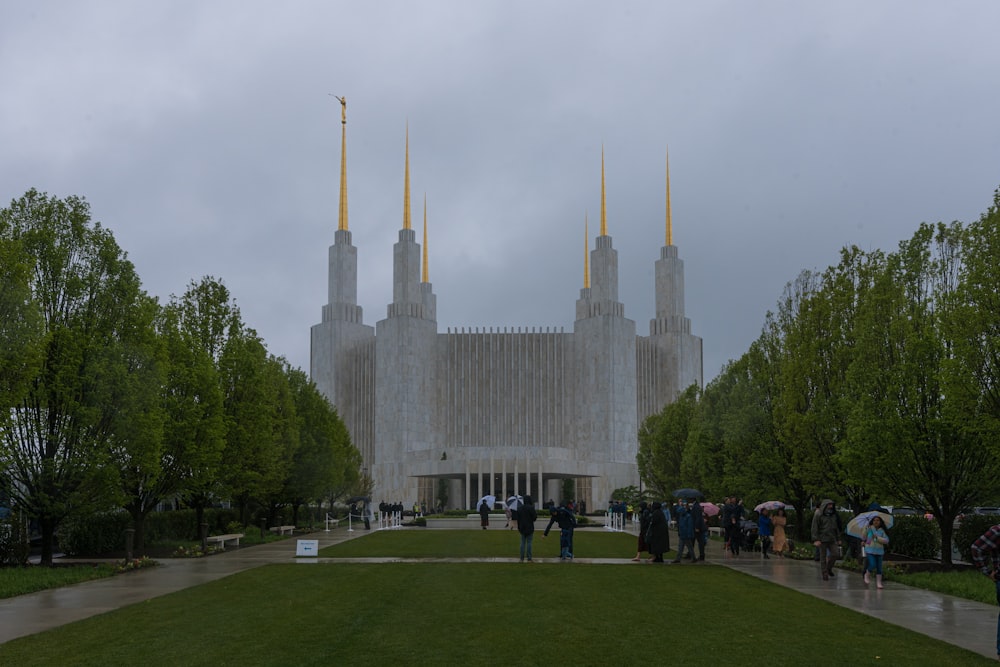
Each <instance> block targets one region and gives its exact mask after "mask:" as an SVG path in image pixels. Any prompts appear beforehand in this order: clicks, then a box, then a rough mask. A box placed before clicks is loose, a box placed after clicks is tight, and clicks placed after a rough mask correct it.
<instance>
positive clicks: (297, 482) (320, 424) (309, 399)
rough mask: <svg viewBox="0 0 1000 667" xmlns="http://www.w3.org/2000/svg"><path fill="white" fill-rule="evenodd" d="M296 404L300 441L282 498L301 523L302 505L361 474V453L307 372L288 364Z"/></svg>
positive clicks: (352, 480) (293, 518)
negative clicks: (299, 518) (300, 512)
mask: <svg viewBox="0 0 1000 667" xmlns="http://www.w3.org/2000/svg"><path fill="white" fill-rule="evenodd" d="M285 374H286V377H287V379H288V385H289V388H290V390H291V393H292V399H293V401H294V404H295V414H296V418H297V420H298V434H299V443H298V448H297V449H296V450H295V454H294V456H293V459H292V466H291V471H290V474H289V476H288V478H287V480H286V481H285V484H284V488H283V490H282V494H281V495H282V498H283V499H284V500H285V501H286V502H287V503H288V504H289V505H291V507H292V523H294V524H296V525H297V524H298V511H299V508H300V507H301V506H302V505H304V504H306V503H307V502H308V501H309V500H310V499H313V498H319V497H321V496H322V495H323V493H324V492H325V491H327V490H328V489H331V488H345V487H346V486H347V485H348V484H350V483H352V482H354V481H355V480H356V479H357V477H358V472H359V471H358V467H359V465H358V464H359V462H360V454H359V453H358V452H357V450H356V449H355V448H354V446H353V445H352V444H351V440H350V434H349V433H348V431H347V427H346V426H345V425H344V422H343V421H342V420H341V419H340V417H339V416H338V415H337V412H336V410H335V409H334V408H333V406H331V405H330V403H329V401H327V399H326V397H324V396H323V395H322V394H321V393H320V392H319V390H318V389H317V388H316V385H315V383H313V382H312V381H311V380H310V379H309V378H308V377H307V376H306V374H305V373H304V372H303V371H302V370H301V369H298V368H290V367H288V366H287V364H286V365H285Z"/></svg>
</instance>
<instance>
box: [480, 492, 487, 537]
mask: <svg viewBox="0 0 1000 667" xmlns="http://www.w3.org/2000/svg"><path fill="white" fill-rule="evenodd" d="M479 525H480V526H482V527H483V530H486V528H487V527H488V526H489V525H490V506H489V505H487V504H486V498H483V499H482V500H480V501H479Z"/></svg>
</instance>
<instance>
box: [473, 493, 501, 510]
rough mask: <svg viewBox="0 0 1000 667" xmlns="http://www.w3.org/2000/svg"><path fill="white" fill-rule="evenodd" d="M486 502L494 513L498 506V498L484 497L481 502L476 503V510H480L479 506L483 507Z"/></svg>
mask: <svg viewBox="0 0 1000 667" xmlns="http://www.w3.org/2000/svg"><path fill="white" fill-rule="evenodd" d="M484 502H485V503H486V506H487V507H489V508H490V511H493V506H494V505H496V503H497V497H496V496H483V497H482V498H480V499H479V502H478V503H476V510H477V511H478V510H479V506H480V505H482V504H483V503H484Z"/></svg>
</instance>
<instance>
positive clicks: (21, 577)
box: [0, 564, 115, 599]
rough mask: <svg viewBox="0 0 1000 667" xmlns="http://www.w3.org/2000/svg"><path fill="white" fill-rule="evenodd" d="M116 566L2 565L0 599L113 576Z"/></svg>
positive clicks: (0, 571)
mask: <svg viewBox="0 0 1000 667" xmlns="http://www.w3.org/2000/svg"><path fill="white" fill-rule="evenodd" d="M114 575H115V568H113V567H111V565H103V564H102V565H76V566H71V567H40V566H37V565H33V566H29V567H0V599H2V598H11V597H15V596H17V595H25V594H27V593H34V592H36V591H42V590H45V589H47V588H60V587H62V586H69V585H71V584H76V583H79V582H81V581H90V580H91V579H103V578H105V577H113V576H114Z"/></svg>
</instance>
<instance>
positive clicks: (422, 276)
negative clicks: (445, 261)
mask: <svg viewBox="0 0 1000 667" xmlns="http://www.w3.org/2000/svg"><path fill="white" fill-rule="evenodd" d="M427 276H428V271H427V193H426V192H425V193H424V261H423V273H422V274H421V282H425V283H429V282H430V280H428V279H427Z"/></svg>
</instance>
